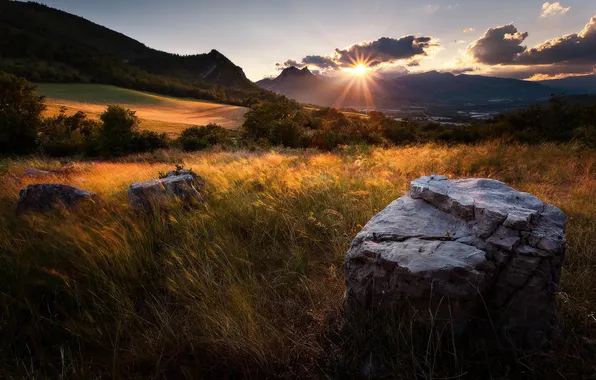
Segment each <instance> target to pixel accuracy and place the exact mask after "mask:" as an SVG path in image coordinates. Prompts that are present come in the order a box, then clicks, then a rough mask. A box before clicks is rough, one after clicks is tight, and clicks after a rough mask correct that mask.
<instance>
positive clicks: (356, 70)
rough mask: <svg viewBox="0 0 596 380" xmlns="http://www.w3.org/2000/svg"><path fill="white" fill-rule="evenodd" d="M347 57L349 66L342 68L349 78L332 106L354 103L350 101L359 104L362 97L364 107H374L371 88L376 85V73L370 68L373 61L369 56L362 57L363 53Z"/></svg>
mask: <svg viewBox="0 0 596 380" xmlns="http://www.w3.org/2000/svg"><path fill="white" fill-rule="evenodd" d="M349 58H350V67H346V68H344V69H343V71H344V73H346V74H347V75H348V76H349V79H348V80H346V82H345V86H344V89H343V91H342V92H341V94H340V95H339V97H338V98H337V100H336V101H335V103H334V104H333V106H334V107H336V108H341V107H344V106H351V105H354V104H352V103H358V104H361V100H362V98H364V101H365V103H366V108H369V109H374V108H375V104H374V99H373V94H372V92H371V88H372V89H373V90H374V88H375V87H377V84H376V80H377V78H378V75H377V74H376V73H375V71H374V70H373V69H372V68H371V66H372V64H373V61H372V60H371V57H370V56H367V57H364V56H363V55H360V56H359V55H356V57H349ZM352 90H354V91H352ZM346 99H347V100H346Z"/></svg>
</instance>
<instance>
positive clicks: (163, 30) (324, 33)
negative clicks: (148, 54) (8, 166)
mask: <svg viewBox="0 0 596 380" xmlns="http://www.w3.org/2000/svg"><path fill="white" fill-rule="evenodd" d="M38 1H39V2H41V3H44V4H46V5H49V6H51V7H54V8H58V9H62V10H64V11H67V12H70V13H74V14H76V15H79V16H82V17H84V18H86V19H89V20H91V21H93V22H95V23H98V24H100V25H103V26H106V27H108V28H110V29H113V30H116V31H118V32H121V33H124V34H126V35H127V36H129V37H132V38H134V39H136V40H138V41H140V42H142V43H144V44H146V45H147V46H149V47H152V48H155V49H159V50H163V51H167V52H171V53H178V54H198V53H206V52H209V51H210V50H211V49H216V50H218V51H219V52H221V53H222V54H224V55H225V56H227V57H228V58H229V59H230V60H232V62H234V63H235V64H236V65H238V66H240V67H242V68H243V69H244V72H245V73H246V75H247V77H248V78H249V79H251V80H253V81H256V80H259V79H262V78H263V77H266V76H274V75H276V74H278V73H279V70H281V69H283V68H285V67H287V66H289V65H296V66H298V67H303V66H308V67H309V68H310V69H311V70H312V71H316V72H319V73H322V74H326V75H335V74H337V73H342V72H344V71H345V70H346V69H347V70H350V69H351V68H352V67H353V66H355V65H360V64H364V65H365V66H368V67H369V68H370V70H373V71H375V72H378V73H380V74H385V75H400V74H403V73H407V72H423V71H429V70H438V71H450V72H453V73H456V74H457V73H464V72H466V73H471V74H486V75H496V76H505V77H516V78H521V79H546V78H549V77H551V78H555V77H561V76H569V75H580V74H588V73H594V72H595V70H596V69H595V68H596V0H562V1H560V2H552V3H551V2H544V1H542V0H538V1H535V0H436V1H433V2H419V1H413V0H409V1H402V0H341V1H340V0H337V1H336V0H330V1H326V0H300V1H283V0H250V1H249V0H217V1H201V0H167V1H164V0H38ZM592 17H594V18H593V19H592Z"/></svg>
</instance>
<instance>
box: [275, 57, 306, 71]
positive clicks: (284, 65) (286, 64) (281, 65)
mask: <svg viewBox="0 0 596 380" xmlns="http://www.w3.org/2000/svg"><path fill="white" fill-rule="evenodd" d="M290 66H296V67H298V68H302V67H303V66H304V65H303V64H301V63H298V62H297V61H296V60H294V59H288V60H287V61H285V62H284V63H276V64H275V67H277V68H278V69H279V70H283V69H285V68H287V67H290Z"/></svg>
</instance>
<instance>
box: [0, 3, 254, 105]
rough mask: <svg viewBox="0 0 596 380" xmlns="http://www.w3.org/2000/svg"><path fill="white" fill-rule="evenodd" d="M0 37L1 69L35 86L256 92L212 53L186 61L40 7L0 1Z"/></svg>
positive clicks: (215, 93)
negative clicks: (56, 84)
mask: <svg viewBox="0 0 596 380" xmlns="http://www.w3.org/2000/svg"><path fill="white" fill-rule="evenodd" d="M0 36H1V37H0V70H4V71H8V72H13V73H15V74H19V75H23V76H26V77H28V78H29V79H31V80H34V81H53V82H81V81H85V82H97V83H107V84H115V85H123V86H125V87H133V88H138V87H140V86H146V87H149V88H139V89H147V90H155V89H156V88H157V89H162V90H163V89H168V88H176V89H178V90H179V91H182V90H184V89H185V90H186V91H191V90H192V88H194V89H197V88H198V89H201V90H204V91H210V92H211V94H212V95H213V96H218V93H219V95H221V92H222V91H221V87H222V86H223V87H225V88H227V89H229V90H230V92H231V93H233V91H232V90H239V91H259V89H258V87H257V86H255V85H254V84H253V83H252V82H251V81H250V80H248V79H247V78H246V76H245V75H244V72H243V71H242V69H241V68H240V67H238V66H236V65H235V64H234V63H232V62H231V61H230V60H229V59H228V58H226V57H225V56H224V55H223V54H221V53H219V52H218V51H216V50H212V51H211V52H209V53H207V54H197V55H189V56H180V55H176V54H170V53H166V52H162V51H158V50H155V49H151V48H149V47H147V46H145V45H144V44H142V43H140V42H138V41H136V40H134V39H132V38H130V37H127V36H125V35H123V34H121V33H118V32H115V31H113V30H110V29H108V28H105V27H103V26H101V25H97V24H95V23H93V22H91V21H88V20H86V19H84V18H82V17H79V16H75V15H72V14H69V13H67V12H63V11H60V10H57V9H53V8H50V7H48V6H45V5H42V4H38V3H33V2H27V3H25V2H19V1H6V0H0ZM152 87H156V88H152ZM158 92H159V91H158ZM162 92H163V91H162ZM199 93H200V91H199ZM241 94H242V93H240V95H241ZM237 95H238V94H237Z"/></svg>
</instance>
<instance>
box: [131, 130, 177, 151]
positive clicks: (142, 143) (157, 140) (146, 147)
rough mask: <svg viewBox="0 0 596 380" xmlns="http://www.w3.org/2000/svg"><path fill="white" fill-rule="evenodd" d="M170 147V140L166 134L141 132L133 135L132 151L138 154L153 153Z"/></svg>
mask: <svg viewBox="0 0 596 380" xmlns="http://www.w3.org/2000/svg"><path fill="white" fill-rule="evenodd" d="M169 145H170V139H169V138H168V135H166V134H165V133H157V132H153V131H141V132H135V133H133V136H132V141H131V150H132V151H133V152H138V153H143V152H152V151H154V150H156V149H166V148H167V147H168V146H169Z"/></svg>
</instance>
